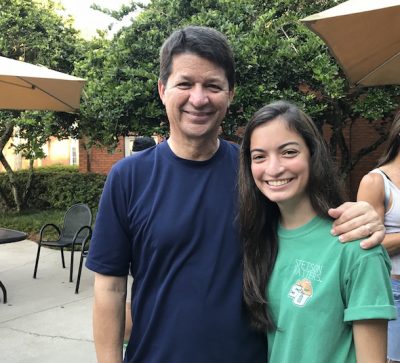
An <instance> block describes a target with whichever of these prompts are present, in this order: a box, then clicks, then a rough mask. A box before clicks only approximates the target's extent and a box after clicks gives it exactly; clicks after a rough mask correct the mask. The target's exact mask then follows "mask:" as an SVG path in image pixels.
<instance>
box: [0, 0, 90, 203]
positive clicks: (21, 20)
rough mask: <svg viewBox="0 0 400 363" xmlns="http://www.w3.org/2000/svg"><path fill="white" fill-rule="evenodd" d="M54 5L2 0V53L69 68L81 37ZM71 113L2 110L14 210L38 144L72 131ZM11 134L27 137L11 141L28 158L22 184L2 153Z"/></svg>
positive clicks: (0, 158) (0, 138)
mask: <svg viewBox="0 0 400 363" xmlns="http://www.w3.org/2000/svg"><path fill="white" fill-rule="evenodd" d="M57 9H59V7H58V6H57V4H56V3H54V2H53V1H51V0H49V1H43V2H42V3H40V4H38V3H37V2H36V1H33V0H3V1H2V2H1V3H0V55H1V56H4V57H8V58H12V59H18V60H24V61H26V62H30V63H34V64H42V65H45V66H47V67H49V68H52V69H55V70H58V71H61V72H66V73H73V70H74V62H75V61H76V60H77V59H78V58H79V57H81V54H82V51H83V46H84V42H83V41H82V40H80V39H79V37H78V32H77V31H76V30H75V29H73V28H72V26H71V24H70V23H68V22H65V21H64V20H63V18H61V16H60V15H57V13H56V10H57ZM74 119H75V116H72V115H70V114H66V113H57V114H55V113H51V112H20V111H13V112H10V111H0V162H1V163H2V165H3V166H4V168H5V170H6V172H7V175H8V178H9V182H10V185H11V189H12V192H13V197H14V203H15V206H16V209H17V210H18V211H19V210H21V209H22V208H23V207H24V204H25V201H26V197H27V196H28V194H29V189H30V185H31V182H32V176H33V161H34V160H35V159H37V158H40V157H44V154H43V151H42V145H43V144H44V143H45V142H46V141H47V140H48V139H49V137H50V136H59V137H67V136H68V135H71V134H73V133H74V128H75V127H74V123H73V121H74ZM13 135H19V136H20V137H21V138H22V139H23V140H25V141H24V142H23V143H21V144H19V145H18V146H17V145H11V147H13V148H14V149H15V151H16V152H21V153H22V155H23V156H24V157H25V158H27V159H29V160H30V166H31V167H30V174H29V178H28V182H27V184H26V185H25V187H24V188H23V190H22V188H21V186H19V185H18V183H17V181H16V179H15V175H14V171H13V170H12V168H11V166H10V165H9V163H8V162H7V160H6V158H5V157H4V154H3V150H4V148H5V146H6V144H7V143H8V141H9V140H10V139H11V138H12V136H13Z"/></svg>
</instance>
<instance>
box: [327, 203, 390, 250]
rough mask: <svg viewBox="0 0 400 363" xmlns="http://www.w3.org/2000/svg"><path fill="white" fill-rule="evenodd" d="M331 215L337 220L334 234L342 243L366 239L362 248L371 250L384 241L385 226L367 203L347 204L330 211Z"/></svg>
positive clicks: (362, 243) (333, 229)
mask: <svg viewBox="0 0 400 363" xmlns="http://www.w3.org/2000/svg"><path fill="white" fill-rule="evenodd" d="M328 212H329V215H330V216H331V217H332V218H335V219H336V220H335V222H334V223H333V227H332V233H333V234H334V235H336V236H339V239H340V241H341V242H348V241H354V240H356V239H361V238H365V237H368V236H369V237H368V238H366V239H365V240H363V241H362V242H361V247H362V248H366V249H368V248H371V247H374V246H376V245H378V244H379V243H381V242H382V241H383V238H384V237H385V226H384V225H383V221H382V219H381V218H380V217H379V214H378V213H377V211H376V210H375V209H374V208H373V207H372V206H371V205H370V204H369V203H367V202H364V201H358V202H346V203H344V204H342V205H340V206H339V207H337V208H331V209H329V211H328Z"/></svg>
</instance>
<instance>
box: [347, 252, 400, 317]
mask: <svg viewBox="0 0 400 363" xmlns="http://www.w3.org/2000/svg"><path fill="white" fill-rule="evenodd" d="M344 286H345V299H346V308H345V312H344V321H346V322H349V321H354V320H366V319H387V320H391V319H395V318H396V310H395V307H394V302H393V294H392V289H391V286H390V260H389V258H388V256H387V253H386V251H384V250H383V248H382V247H380V246H379V247H377V248H375V249H373V250H371V251H361V253H360V256H358V257H357V258H355V259H354V263H353V265H352V266H351V268H350V269H349V273H348V274H346V276H345V281H344Z"/></svg>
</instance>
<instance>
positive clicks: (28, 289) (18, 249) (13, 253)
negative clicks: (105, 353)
mask: <svg viewBox="0 0 400 363" xmlns="http://www.w3.org/2000/svg"><path fill="white" fill-rule="evenodd" d="M36 251H37V244H36V243H35V242H32V241H29V240H25V241H22V242H15V243H10V244H3V245H0V280H1V281H2V282H3V283H4V285H5V286H6V288H7V293H8V301H7V303H6V304H3V296H2V293H1V291H0V362H1V363H28V362H29V363H50V362H57V363H72V362H78V363H81V362H82V363H83V362H84V363H95V362H96V355H95V350H94V343H93V335H92V303H93V273H92V272H91V271H89V270H88V269H86V268H83V270H82V277H81V284H80V288H79V294H75V281H76V274H77V270H78V264H79V253H75V259H74V265H75V273H74V283H69V282H68V277H69V259H70V252H66V254H65V257H66V264H67V268H65V269H63V268H62V267H61V256H60V252H59V250H52V249H48V248H42V250H41V256H40V260H39V267H38V274H37V279H33V278H32V275H33V269H34V264H35V257H36Z"/></svg>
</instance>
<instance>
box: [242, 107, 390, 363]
mask: <svg viewBox="0 0 400 363" xmlns="http://www.w3.org/2000/svg"><path fill="white" fill-rule="evenodd" d="M272 135H273V136H272ZM239 195H240V196H239V199H240V203H239V209H240V231H241V236H242V240H243V251H244V271H243V281H244V282H243V286H244V300H245V303H246V305H247V307H248V309H249V311H250V315H251V319H252V322H253V325H254V326H255V327H256V328H258V330H260V331H267V340H268V362H269V363H283V362H299V363H321V362H329V363H350V362H351V363H353V362H356V361H357V362H362V363H384V362H385V361H386V329H387V320H388V319H393V318H394V317H395V309H394V306H393V297H392V294H391V289H390V279H389V270H390V262H389V257H388V256H387V253H386V251H385V250H384V249H383V247H381V246H378V247H375V248H373V249H370V250H363V249H361V248H360V247H359V245H358V244H356V243H347V244H342V243H339V241H338V238H337V237H333V236H332V235H331V233H330V229H331V223H332V219H331V218H330V216H329V214H328V209H329V207H331V206H338V205H340V204H341V203H342V202H343V197H342V190H341V186H340V185H339V182H338V177H337V174H336V173H335V168H334V167H333V162H332V160H331V158H330V155H329V151H328V148H327V146H326V144H325V141H324V139H323V137H322V135H321V134H320V133H319V132H318V130H317V128H316V126H315V125H314V123H313V121H312V120H311V119H310V118H309V117H308V116H307V115H306V114H305V113H304V112H302V111H301V110H300V109H299V108H298V107H297V106H295V105H294V104H291V103H289V102H286V101H278V102H275V103H271V104H269V105H267V106H264V107H263V108H261V109H260V110H259V111H257V112H256V113H255V115H254V117H253V118H252V120H251V121H250V122H249V123H248V125H247V127H246V129H245V132H244V137H243V142H242V146H241V152H240V170H239Z"/></svg>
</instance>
